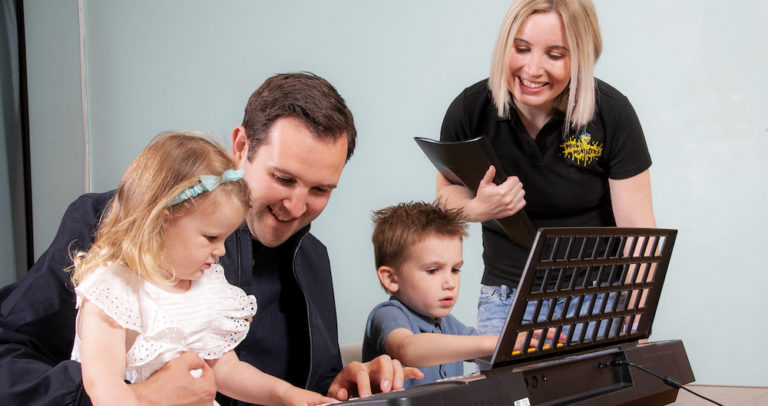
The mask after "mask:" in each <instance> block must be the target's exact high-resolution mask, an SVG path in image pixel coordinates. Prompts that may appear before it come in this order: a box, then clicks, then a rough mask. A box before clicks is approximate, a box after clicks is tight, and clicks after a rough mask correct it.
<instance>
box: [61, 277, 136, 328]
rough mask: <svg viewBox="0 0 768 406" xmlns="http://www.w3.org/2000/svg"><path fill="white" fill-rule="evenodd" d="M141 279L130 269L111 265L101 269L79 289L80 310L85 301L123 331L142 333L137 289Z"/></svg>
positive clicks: (80, 285) (77, 291) (82, 283)
mask: <svg viewBox="0 0 768 406" xmlns="http://www.w3.org/2000/svg"><path fill="white" fill-rule="evenodd" d="M140 285H141V280H140V279H139V277H138V275H136V274H134V273H133V272H131V270H129V269H128V268H126V267H124V266H122V265H118V264H109V265H107V266H103V267H99V268H97V269H96V270H94V271H93V273H91V274H90V275H88V276H87V277H86V278H85V279H84V280H83V281H82V282H81V283H80V284H79V285H78V286H77V287H75V292H76V293H77V304H76V306H77V308H78V309H79V308H80V306H81V305H82V304H83V300H84V299H88V301H90V302H91V303H93V304H95V305H96V306H98V307H99V308H100V309H101V310H103V311H104V313H106V315H107V316H109V317H111V318H112V319H113V320H115V322H117V323H118V324H119V325H120V326H122V327H123V328H127V329H131V330H136V331H140V329H141V323H142V321H141V314H140V311H139V299H138V290H139V288H140Z"/></svg>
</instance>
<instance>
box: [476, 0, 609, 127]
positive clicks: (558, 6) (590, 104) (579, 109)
mask: <svg viewBox="0 0 768 406" xmlns="http://www.w3.org/2000/svg"><path fill="white" fill-rule="evenodd" d="M549 11H554V12H556V13H557V14H559V15H560V18H561V19H562V20H563V27H564V29H565V37H566V40H567V41H568V44H567V45H568V49H569V51H570V54H571V58H570V59H571V75H570V78H571V80H570V83H569V84H568V87H567V88H566V90H564V91H563V93H561V94H560V95H559V96H558V97H557V98H556V99H555V108H557V109H558V110H560V111H563V112H565V122H566V123H568V125H566V126H565V128H564V131H565V132H567V130H568V129H569V127H573V128H575V129H583V128H584V127H586V125H587V123H589V121H590V120H592V117H593V116H594V115H595V78H594V70H595V62H597V58H599V57H600V52H602V49H603V42H602V38H601V36H600V27H599V26H598V23H597V13H596V12H595V6H594V5H593V4H592V1H591V0H517V1H515V2H514V3H513V4H512V6H511V7H510V8H509V10H507V15H506V16H505V17H504V21H503V22H502V24H501V29H499V34H498V37H497V38H496V45H495V47H494V49H493V58H492V61H491V74H490V78H489V80H488V87H489V88H490V90H491V93H492V94H493V101H494V104H495V105H496V110H497V114H498V116H499V117H509V109H510V103H513V102H514V100H512V97H511V95H510V92H509V79H510V78H509V74H508V70H509V68H508V66H507V65H508V64H509V57H510V55H511V54H512V49H513V47H514V42H515V41H514V40H515V35H516V34H517V32H518V31H519V30H520V26H522V25H523V22H525V20H526V19H527V18H528V17H530V16H531V15H532V14H535V13H544V12H549Z"/></svg>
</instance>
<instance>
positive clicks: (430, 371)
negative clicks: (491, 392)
mask: <svg viewBox="0 0 768 406" xmlns="http://www.w3.org/2000/svg"><path fill="white" fill-rule="evenodd" d="M398 328H405V329H408V330H410V331H412V332H413V333H414V334H418V333H437V334H456V335H477V330H475V329H474V328H472V327H467V326H465V325H464V324H462V323H461V322H460V321H459V320H458V319H456V317H454V316H453V315H450V314H449V315H448V316H446V317H442V318H439V319H434V318H430V317H425V316H423V315H421V314H418V313H416V312H414V311H413V310H411V309H409V308H408V307H407V306H405V305H404V304H403V303H402V302H400V301H399V300H397V299H394V298H391V299H390V300H388V301H386V302H383V303H379V304H378V305H376V307H374V308H373V310H371V314H370V315H369V316H368V322H367V323H366V326H365V338H364V339H363V362H367V361H370V360H372V359H374V358H376V357H378V356H379V355H382V354H386V353H387V352H386V350H385V348H384V341H385V340H386V339H387V336H388V335H389V333H391V332H392V330H395V329H398ZM419 369H420V370H421V372H422V373H424V378H422V379H407V380H406V381H405V383H404V387H406V388H407V387H409V386H414V385H420V384H423V383H429V382H435V381H437V380H438V379H443V378H449V377H454V376H461V375H464V363H463V361H458V362H452V363H450V364H441V365H434V366H431V367H425V368H419Z"/></svg>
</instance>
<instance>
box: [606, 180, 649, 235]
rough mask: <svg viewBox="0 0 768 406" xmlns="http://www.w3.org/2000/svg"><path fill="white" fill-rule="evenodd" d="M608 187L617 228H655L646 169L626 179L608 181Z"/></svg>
mask: <svg viewBox="0 0 768 406" xmlns="http://www.w3.org/2000/svg"><path fill="white" fill-rule="evenodd" d="M608 185H609V187H610V190H611V206H612V208H613V216H614V218H615V219H616V225H617V226H618V227H656V220H655V218H654V216H653V201H652V198H651V175H650V171H649V170H648V169H646V170H644V171H643V172H641V173H639V174H637V175H635V176H632V177H629V178H626V179H609V180H608Z"/></svg>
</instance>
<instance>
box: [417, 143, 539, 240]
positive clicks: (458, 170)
mask: <svg viewBox="0 0 768 406" xmlns="http://www.w3.org/2000/svg"><path fill="white" fill-rule="evenodd" d="M414 140H416V143H417V144H419V147H421V150H422V151H424V153H425V154H426V155H427V158H429V160H430V161H432V164H433V165H435V167H436V168H437V170H438V171H440V173H441V174H442V175H443V176H444V177H445V178H446V179H448V181H449V182H451V183H453V184H456V185H464V186H466V187H467V188H469V190H471V191H472V192H473V193H477V187H478V186H479V185H480V181H481V180H482V179H483V176H485V172H486V171H488V168H489V167H490V166H491V165H493V166H494V167H495V168H496V176H495V177H494V178H493V183H495V184H497V185H499V184H501V183H503V182H504V181H505V180H506V179H507V174H505V173H504V170H503V169H502V167H501V164H500V163H499V160H498V159H497V158H496V154H494V153H493V150H492V149H491V146H490V144H489V143H488V140H487V139H486V138H485V137H477V138H473V139H471V140H466V141H451V142H445V141H436V140H432V139H429V138H422V137H415V138H414ZM483 225H485V226H487V227H491V228H493V229H495V230H497V231H499V232H502V233H504V234H506V235H507V236H509V238H510V239H511V240H512V241H514V242H515V243H516V244H517V245H519V246H521V247H524V248H531V246H532V245H533V238H534V236H535V234H536V230H534V228H533V224H531V220H530V219H529V218H528V215H527V214H526V213H525V210H520V211H519V212H517V213H515V214H514V215H512V216H509V217H504V218H500V219H496V220H491V221H487V222H484V223H483Z"/></svg>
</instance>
